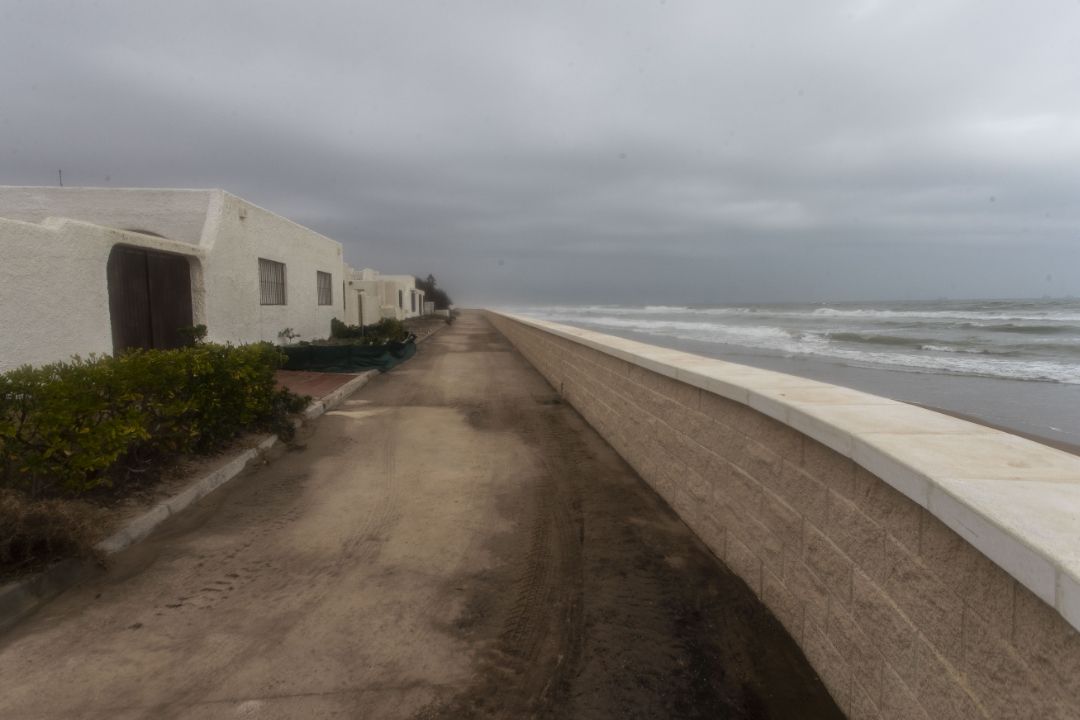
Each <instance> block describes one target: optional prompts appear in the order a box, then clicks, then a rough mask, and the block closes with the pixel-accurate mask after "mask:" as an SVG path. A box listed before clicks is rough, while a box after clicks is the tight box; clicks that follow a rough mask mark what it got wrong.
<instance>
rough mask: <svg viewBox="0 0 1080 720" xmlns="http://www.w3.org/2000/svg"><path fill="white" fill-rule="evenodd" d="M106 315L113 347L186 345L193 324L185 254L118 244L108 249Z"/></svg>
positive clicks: (120, 348) (171, 346) (115, 349)
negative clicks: (183, 331)
mask: <svg viewBox="0 0 1080 720" xmlns="http://www.w3.org/2000/svg"><path fill="white" fill-rule="evenodd" d="M108 281H109V315H110V318H111V320H112V336H113V352H115V353H120V352H123V351H124V350H128V349H130V348H155V349H159V350H165V349H169V348H176V347H180V346H182V345H184V344H185V343H186V342H187V340H188V338H187V337H186V336H185V335H184V334H183V333H181V329H182V328H187V327H191V325H192V312H191V269H190V266H189V264H188V259H187V257H185V256H183V255H175V254H173V253H165V252H159V251H157V250H147V249H145V248H138V247H130V246H127V245H116V246H114V247H113V249H112V252H110V253H109V262H108Z"/></svg>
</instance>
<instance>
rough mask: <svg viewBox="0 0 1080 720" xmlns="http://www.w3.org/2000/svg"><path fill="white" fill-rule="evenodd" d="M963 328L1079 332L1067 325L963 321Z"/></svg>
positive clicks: (1036, 333) (1012, 331)
mask: <svg viewBox="0 0 1080 720" xmlns="http://www.w3.org/2000/svg"><path fill="white" fill-rule="evenodd" d="M961 327H963V328H969V329H972V330H978V331H980V332H994V333H1017V334H1020V335H1061V334H1067V333H1080V327H1076V326H1069V325H1016V324H1015V323H1004V324H981V323H964V324H963V325H961Z"/></svg>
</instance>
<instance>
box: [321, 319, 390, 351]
mask: <svg viewBox="0 0 1080 720" xmlns="http://www.w3.org/2000/svg"><path fill="white" fill-rule="evenodd" d="M330 337H331V338H334V339H335V340H354V341H358V342H360V343H362V344H364V345H385V344H387V343H390V342H405V340H406V338H408V337H409V331H408V330H406V329H405V325H404V323H402V322H401V321H400V320H396V319H394V318H383V319H382V320H380V321H379V322H377V323H375V324H374V325H364V326H360V325H346V324H345V323H343V322H341V321H340V320H338V319H337V318H334V319H332V320H331V321H330Z"/></svg>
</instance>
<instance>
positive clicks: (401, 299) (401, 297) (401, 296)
mask: <svg viewBox="0 0 1080 720" xmlns="http://www.w3.org/2000/svg"><path fill="white" fill-rule="evenodd" d="M397 306H398V307H399V308H401V309H402V310H404V309H405V291H404V290H398V291H397Z"/></svg>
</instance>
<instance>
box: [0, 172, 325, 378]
mask: <svg viewBox="0 0 1080 720" xmlns="http://www.w3.org/2000/svg"><path fill="white" fill-rule="evenodd" d="M50 215H53V216H63V218H64V219H57V218H51V219H47V218H49V216H50ZM0 218H14V219H13V220H12V219H8V220H3V221H0V253H2V259H3V261H2V262H0V282H2V285H0V331H3V332H4V333H5V336H6V343H5V347H3V348H0V368H4V369H10V368H11V367H14V366H17V365H20V364H23V363H31V364H40V363H44V362H51V361H56V360H63V359H67V358H68V357H70V356H72V355H75V354H79V355H87V354H89V353H91V352H94V353H108V352H111V351H112V331H111V322H110V317H109V301H108V281H107V275H106V266H107V262H108V256H109V252H110V251H111V249H112V247H113V246H114V245H116V244H127V245H134V246H139V247H146V248H151V249H156V250H163V251H167V252H174V253H180V254H184V255H188V256H191V257H194V258H198V260H199V261H197V262H193V264H192V274H191V278H192V307H193V315H194V322H195V323H204V324H206V325H207V329H208V339H210V340H211V341H215V342H231V343H236V344H238V343H246V342H257V341H263V340H265V341H270V342H277V341H278V333H279V332H280V331H281V330H283V329H285V328H292V329H293V331H294V332H295V333H299V335H300V337H301V338H303V339H307V340H310V339H314V338H324V337H327V336H328V335H329V333H330V320H331V318H333V317H344V315H345V312H346V308H345V297H343V294H342V281H343V279H344V277H345V264H344V262H343V259H342V257H343V255H342V248H341V244H340V243H337V242H335V241H333V240H331V239H329V238H327V237H324V236H322V235H320V234H318V233H316V232H314V231H312V230H309V229H308V228H305V227H303V226H301V225H297V224H296V223H293V222H291V221H289V220H287V219H285V218H283V217H281V216H279V215H275V214H274V213H272V212H269V211H267V210H264V209H262V208H260V207H258V206H256V205H253V204H251V203H249V202H246V201H244V200H242V199H240V198H238V197H236V196H234V195H231V194H229V193H226V192H224V191H222V190H140V189H135V190H119V189H109V188H106V189H97V188H0ZM117 226H123V227H132V228H138V229H139V230H143V231H149V232H153V233H158V234H160V235H163V236H165V238H164V239H163V238H157V237H154V236H151V235H146V234H143V233H133V232H123V231H121V230H118V229H116V227H117ZM260 257H261V258H266V259H268V260H275V261H277V262H283V263H285V265H286V285H287V291H286V292H287V295H286V299H287V302H286V304H285V305H261V304H260V302H259V300H260V292H259V264H258V260H259V258H260ZM317 271H322V272H327V273H330V275H331V290H332V296H333V297H332V303H331V304H330V305H319V304H318V292H317V280H316V272H317Z"/></svg>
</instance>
